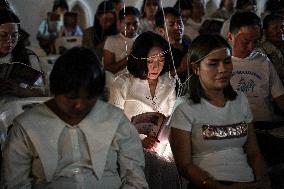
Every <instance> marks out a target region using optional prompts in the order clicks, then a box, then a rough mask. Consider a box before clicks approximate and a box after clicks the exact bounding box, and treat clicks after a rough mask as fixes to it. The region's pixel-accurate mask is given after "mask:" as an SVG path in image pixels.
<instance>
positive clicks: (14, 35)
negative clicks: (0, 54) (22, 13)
mask: <svg viewBox="0 0 284 189" xmlns="http://www.w3.org/2000/svg"><path fill="white" fill-rule="evenodd" d="M19 37H20V34H19V32H14V33H6V32H0V40H1V41H8V40H9V39H11V40H12V41H16V40H18V39H19Z"/></svg>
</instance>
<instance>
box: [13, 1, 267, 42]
mask: <svg viewBox="0 0 284 189" xmlns="http://www.w3.org/2000/svg"><path fill="white" fill-rule="evenodd" d="M78 1H79V4H80V5H81V6H82V8H83V9H84V10H85V11H86V15H87V23H88V24H89V26H90V25H91V24H92V23H93V17H94V14H95V11H96V8H97V6H98V4H99V3H100V2H101V1H102V0H67V2H68V4H69V5H70V6H71V7H72V5H75V4H76V2H78ZM205 1H206V2H208V1H212V2H213V4H215V5H219V2H220V0H205ZM265 1H266V0H258V3H259V10H262V9H263V8H262V7H263V5H264V2H265ZM9 2H10V4H11V5H12V6H13V8H14V10H15V12H16V13H17V15H18V16H19V17H20V19H21V25H22V27H23V28H24V29H25V30H26V31H27V32H29V33H30V34H31V37H30V40H31V43H32V46H38V43H37V41H36V33H37V28H38V25H39V24H40V22H41V20H42V19H44V18H45V17H46V13H47V12H48V11H51V9H52V4H53V0H9ZM142 2H143V0H125V5H126V6H130V5H131V6H135V7H137V8H138V9H140V7H141V4H142ZM175 2H176V0H162V5H163V7H166V6H172V5H173V4H174V3H175Z"/></svg>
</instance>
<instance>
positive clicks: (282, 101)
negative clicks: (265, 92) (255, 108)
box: [274, 94, 284, 112]
mask: <svg viewBox="0 0 284 189" xmlns="http://www.w3.org/2000/svg"><path fill="white" fill-rule="evenodd" d="M274 101H275V103H276V104H277V106H278V107H279V108H280V110H281V111H282V112H284V94H282V95H280V96H278V97H276V98H274Z"/></svg>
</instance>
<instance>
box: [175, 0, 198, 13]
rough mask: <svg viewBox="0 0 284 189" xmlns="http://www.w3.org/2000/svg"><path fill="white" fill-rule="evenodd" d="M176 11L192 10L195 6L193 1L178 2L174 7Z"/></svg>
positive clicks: (179, 0)
mask: <svg viewBox="0 0 284 189" xmlns="http://www.w3.org/2000/svg"><path fill="white" fill-rule="evenodd" d="M173 7H174V8H175V9H176V10H178V11H179V12H181V10H192V8H193V5H192V1H191V0H177V1H176V3H175V4H174V6H173Z"/></svg>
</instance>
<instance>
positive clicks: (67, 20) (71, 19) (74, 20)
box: [59, 12, 83, 37]
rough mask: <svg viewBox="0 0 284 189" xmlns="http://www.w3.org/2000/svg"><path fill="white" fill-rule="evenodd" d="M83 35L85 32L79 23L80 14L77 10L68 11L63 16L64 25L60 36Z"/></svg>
mask: <svg viewBox="0 0 284 189" xmlns="http://www.w3.org/2000/svg"><path fill="white" fill-rule="evenodd" d="M82 35H83V32H82V30H81V28H80V26H79V25H78V14H77V13H76V12H66V13H65V14H64V16H63V26H62V27H61V29H60V34H59V37H64V36H82Z"/></svg>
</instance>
